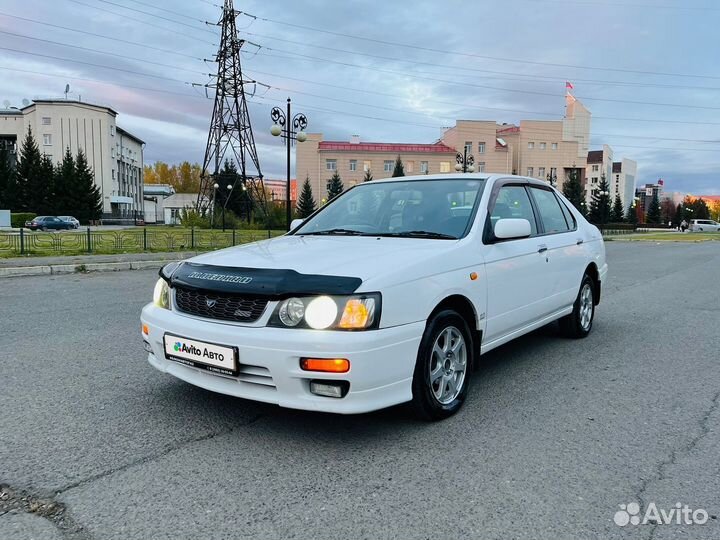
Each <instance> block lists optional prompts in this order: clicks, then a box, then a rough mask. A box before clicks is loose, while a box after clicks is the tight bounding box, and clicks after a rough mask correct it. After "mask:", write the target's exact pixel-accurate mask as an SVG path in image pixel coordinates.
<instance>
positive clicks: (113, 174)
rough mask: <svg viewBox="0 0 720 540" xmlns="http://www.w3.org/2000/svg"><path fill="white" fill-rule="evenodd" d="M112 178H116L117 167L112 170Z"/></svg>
mask: <svg viewBox="0 0 720 540" xmlns="http://www.w3.org/2000/svg"><path fill="white" fill-rule="evenodd" d="M112 179H113V180H115V169H113V170H112Z"/></svg>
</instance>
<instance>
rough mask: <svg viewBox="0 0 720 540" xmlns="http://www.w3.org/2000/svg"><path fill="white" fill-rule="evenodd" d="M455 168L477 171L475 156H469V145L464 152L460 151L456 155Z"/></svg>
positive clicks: (465, 171)
mask: <svg viewBox="0 0 720 540" xmlns="http://www.w3.org/2000/svg"><path fill="white" fill-rule="evenodd" d="M455 170H456V171H457V172H460V171H462V172H464V173H468V172H470V173H471V172H475V158H474V157H472V156H471V155H470V156H468V153H467V146H465V148H464V149H463V153H462V154H461V153H460V152H458V153H457V155H456V156H455Z"/></svg>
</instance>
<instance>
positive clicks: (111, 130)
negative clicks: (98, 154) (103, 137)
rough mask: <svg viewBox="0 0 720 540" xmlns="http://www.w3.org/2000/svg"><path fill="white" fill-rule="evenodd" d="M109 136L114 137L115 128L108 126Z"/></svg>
mask: <svg viewBox="0 0 720 540" xmlns="http://www.w3.org/2000/svg"><path fill="white" fill-rule="evenodd" d="M110 135H112V136H113V137H114V136H115V126H110Z"/></svg>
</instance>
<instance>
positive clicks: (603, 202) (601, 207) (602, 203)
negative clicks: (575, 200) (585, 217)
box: [590, 174, 611, 225]
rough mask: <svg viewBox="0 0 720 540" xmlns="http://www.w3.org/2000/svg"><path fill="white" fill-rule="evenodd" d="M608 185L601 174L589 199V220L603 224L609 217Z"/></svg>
mask: <svg viewBox="0 0 720 540" xmlns="http://www.w3.org/2000/svg"><path fill="white" fill-rule="evenodd" d="M610 210H611V208H610V185H609V184H608V182H607V179H606V178H605V175H604V174H603V175H602V177H601V178H600V183H599V184H598V188H597V191H596V193H595V194H594V195H593V196H592V200H591V201H590V221H591V222H593V223H595V224H598V225H604V224H605V223H607V222H608V219H610Z"/></svg>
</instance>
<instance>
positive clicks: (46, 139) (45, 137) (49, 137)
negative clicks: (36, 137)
mask: <svg viewBox="0 0 720 540" xmlns="http://www.w3.org/2000/svg"><path fill="white" fill-rule="evenodd" d="M43 144H44V145H45V146H52V135H51V134H50V133H43Z"/></svg>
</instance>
